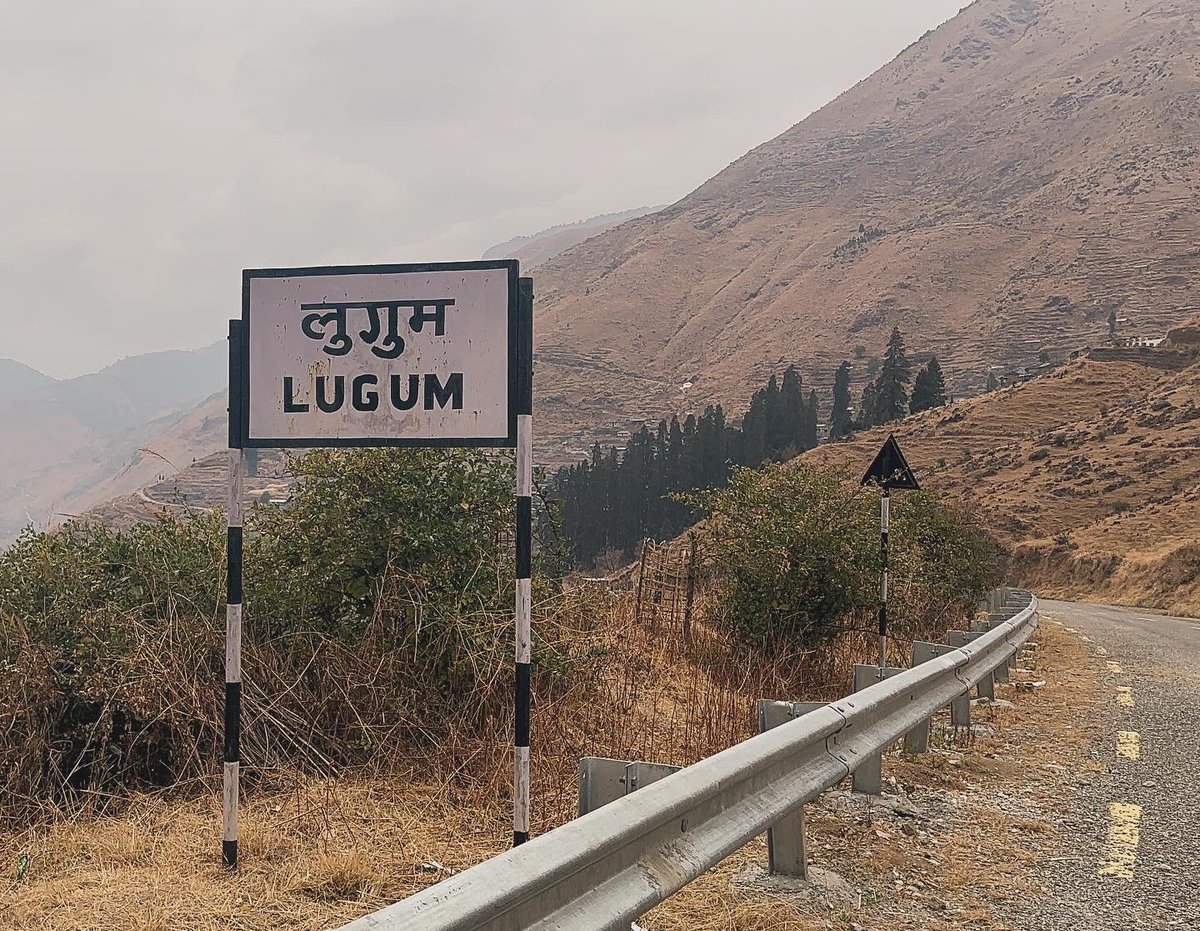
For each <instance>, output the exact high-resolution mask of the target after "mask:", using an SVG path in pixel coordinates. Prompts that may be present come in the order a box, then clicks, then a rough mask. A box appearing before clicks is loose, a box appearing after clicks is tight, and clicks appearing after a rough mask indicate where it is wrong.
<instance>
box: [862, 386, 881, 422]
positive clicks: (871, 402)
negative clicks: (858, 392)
mask: <svg viewBox="0 0 1200 931" xmlns="http://www.w3.org/2000/svg"><path fill="white" fill-rule="evenodd" d="M876 394H877V391H876V388H875V382H871V383H870V384H869V385H865V386H863V390H862V398H861V400H859V402H858V420H857V421H856V423H857V425H858V429H860V430H866V429H867V428H869V427H874V426H875V425H876V424H878V423H879V422H880V420H879V399H878V398H877V397H876Z"/></svg>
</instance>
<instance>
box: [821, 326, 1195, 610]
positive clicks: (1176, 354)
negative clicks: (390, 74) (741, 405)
mask: <svg viewBox="0 0 1200 931" xmlns="http://www.w3.org/2000/svg"><path fill="white" fill-rule="evenodd" d="M1196 348H1197V347H1196V345H1195V344H1194V343H1193V344H1191V345H1188V346H1185V347H1184V348H1183V349H1173V348H1168V349H1163V350H1145V351H1140V352H1135V351H1128V352H1123V351H1098V352H1096V353H1095V354H1094V356H1093V357H1092V358H1084V359H1080V360H1077V361H1075V362H1072V363H1071V364H1069V365H1067V366H1065V367H1064V368H1062V369H1060V370H1058V371H1057V372H1055V373H1053V374H1051V375H1046V376H1042V377H1040V378H1036V379H1034V380H1032V381H1030V382H1028V383H1026V384H1023V385H1019V386H1015V387H1012V388H1006V389H1003V390H1001V391H997V392H994V393H992V394H988V395H984V396H982V397H978V398H974V399H971V400H968V401H962V402H959V403H957V404H954V405H951V406H950V407H947V408H943V409H940V410H937V411H930V412H928V413H925V414H922V415H919V416H916V417H910V418H908V419H906V420H904V421H902V422H900V423H898V424H894V425H892V427H891V430H892V431H893V432H895V434H896V436H897V438H898V439H899V441H900V443H901V445H902V446H903V448H904V450H905V452H906V454H907V456H908V459H909V462H910V464H911V465H912V466H913V468H914V469H915V470H916V471H917V474H918V477H919V479H920V481H921V483H922V486H923V487H924V488H926V489H928V490H931V491H935V492H937V493H939V494H945V495H949V496H950V497H952V498H956V499H958V500H959V501H961V502H962V503H963V504H965V505H967V506H969V507H970V508H971V509H972V510H974V511H976V512H978V513H979V514H980V515H981V518H982V520H983V521H984V523H985V524H986V525H987V526H989V527H990V528H992V530H993V531H994V532H995V533H996V535H997V537H998V539H999V540H1000V542H1001V543H1003V544H1004V545H1005V547H1006V549H1008V550H1009V552H1010V553H1011V554H1012V576H1013V578H1014V581H1019V582H1022V583H1024V584H1027V585H1029V586H1031V587H1033V588H1036V589H1037V590H1038V591H1039V592H1045V593H1046V594H1055V593H1057V594H1060V595H1069V596H1072V597H1079V596H1087V597H1092V598H1100V599H1107V600H1110V601H1116V602H1119V603H1126V604H1139V605H1144V606H1147V607H1155V608H1162V609H1166V610H1169V611H1172V612H1175V613H1188V614H1197V613H1200V559H1198V558H1197V555H1198V552H1197V549H1196V543H1195V541H1196V539H1197V537H1198V535H1200V493H1198V492H1197V487H1200V459H1197V457H1196V452H1197V450H1200V363H1197V362H1196V358H1197V357H1196ZM888 432H889V430H888V429H877V430H873V431H869V432H866V433H863V434H859V435H857V436H855V437H854V438H852V439H851V440H850V441H848V442H841V443H835V444H831V445H827V446H822V447H820V448H819V449H816V450H813V451H812V452H810V453H808V454H807V455H806V457H805V458H806V460H807V461H812V462H817V463H821V464H825V465H833V466H838V467H844V468H846V469H847V470H848V471H851V472H853V473H854V474H855V475H857V474H860V473H861V472H862V471H863V470H864V469H865V468H866V465H867V464H868V463H869V462H870V460H871V457H872V456H873V455H874V453H875V452H876V450H877V449H878V448H879V445H880V444H881V443H882V441H883V439H884V438H885V437H886V436H887V433H888Z"/></svg>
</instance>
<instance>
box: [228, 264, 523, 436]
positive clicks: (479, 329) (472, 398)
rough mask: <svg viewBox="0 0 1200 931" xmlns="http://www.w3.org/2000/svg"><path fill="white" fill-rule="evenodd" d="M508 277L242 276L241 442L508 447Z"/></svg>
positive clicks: (512, 374)
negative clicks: (242, 433) (242, 431)
mask: <svg viewBox="0 0 1200 931" xmlns="http://www.w3.org/2000/svg"><path fill="white" fill-rule="evenodd" d="M518 275H519V270H518V266H517V262H515V261H507V260H506V261H498V262H456V263H441V264H435V265H368V266H352V267H333V268H284V269H250V270H247V271H245V272H243V273H242V333H243V353H242V360H241V369H242V371H241V373H240V382H241V399H240V401H241V404H242V417H241V423H242V424H243V425H244V430H245V435H244V437H243V442H244V445H245V446H248V447H288V446H293V447H308V446H508V447H511V446H514V445H515V444H516V397H515V394H516V378H517V364H518V360H517V353H518V332H517V326H518V307H517V302H518V298H517V278H518ZM522 364H530V362H529V361H528V360H522Z"/></svg>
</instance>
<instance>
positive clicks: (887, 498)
mask: <svg viewBox="0 0 1200 931" xmlns="http://www.w3.org/2000/svg"><path fill="white" fill-rule="evenodd" d="M891 506H892V492H891V489H889V488H884V489H883V494H882V495H881V496H880V498H879V556H880V559H881V561H882V567H883V568H882V570H881V571H880V576H879V668H880V669H883V668H885V667H886V666H887V599H888V531H889V530H890V528H891V516H892V515H891V509H892V508H891Z"/></svg>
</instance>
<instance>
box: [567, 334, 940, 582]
mask: <svg viewBox="0 0 1200 931" xmlns="http://www.w3.org/2000/svg"><path fill="white" fill-rule="evenodd" d="M913 370H914V365H913V363H912V362H911V361H910V360H909V359H908V357H907V354H906V351H905V347H904V337H903V336H902V335H901V333H900V330H899V329H895V330H893V331H892V335H891V338H890V339H889V340H888V345H887V350H886V352H885V354H884V357H883V360H882V363H881V365H880V367H879V370H878V373H877V374H876V377H875V379H874V381H872V382H871V383H870V384H868V385H867V386H866V387H865V388H864V389H863V394H862V400H861V402H860V404H859V410H858V412H857V416H856V415H855V412H854V411H853V410H852V407H851V387H850V382H851V375H852V369H851V365H850V363H849V362H843V363H842V364H841V365H840V366H839V367H838V369H837V372H836V373H835V375H834V382H833V395H832V406H831V410H830V414H829V420H828V425H829V429H828V436H829V439H830V440H836V439H840V438H841V437H843V436H846V435H848V434H849V433H851V432H853V431H854V430H856V429H863V428H866V427H872V426H876V425H879V424H884V423H889V422H891V421H893V420H899V419H901V418H902V417H904V416H905V415H906V414H908V413H909V412H912V413H917V412H919V411H922V410H928V409H929V408H932V407H937V406H940V405H942V404H945V403H946V385H945V381H944V378H943V374H942V369H941V366H940V365H939V364H938V361H937V359H936V358H932V359H930V360H929V362H928V363H927V364H926V365H925V366H924V367H922V368H921V369H920V371H918V372H917V373H916V378H915V382H914V380H913ZM910 384H911V385H912V387H911V392H910V388H909V386H910ZM820 417H821V412H820V409H819V404H818V400H817V393H816V391H814V390H812V389H809V390H808V391H807V392H806V391H805V387H804V383H803V380H802V378H801V376H800V372H799V371H798V370H797V369H796V367H795V366H789V367H788V369H787V370H786V371H785V372H784V373H783V378H782V379H780V378H778V377H777V376H776V375H774V374H772V376H771V378H770V381H768V382H767V384H766V386H764V387H763V388H761V389H759V390H758V391H757V392H755V394H754V397H753V398H752V399H751V401H750V407H749V409H748V410H747V411H746V415H745V417H744V418H743V419H742V422H741V424H740V425H739V426H731V425H729V424H728V423H727V422H726V418H725V411H724V410H723V409H722V407H721V405H720V404H717V405H710V406H709V407H708V408H706V409H705V411H704V413H703V414H702V415H700V416H699V417H697V416H695V415H694V414H688V415H687V417H686V418H685V419H684V420H683V422H682V423H680V421H679V418H678V417H672V418H671V419H670V421H667V420H662V421H660V422H659V424H658V429H657V430H655V431H651V430H650V429H649V428H648V427H647V426H645V425H643V426H642V428H641V429H640V430H639V431H638V432H637V433H635V434H634V435H633V436H632V437H631V438H630V440H629V444H628V446H627V447H626V448H625V449H624V450H623V451H621V450H618V449H617V448H615V447H609V448H608V449H604V448H602V447H601V446H600V444H599V443H597V444H596V445H595V446H594V447H593V448H592V452H591V456H590V457H589V458H587V459H585V460H584V461H582V462H580V463H579V464H578V465H574V466H566V467H564V468H561V469H559V470H558V471H557V472H556V473H555V474H554V476H553V478H552V480H551V482H550V488H549V494H548V497H549V498H551V499H553V500H555V501H557V502H558V505H559V519H560V522H561V527H560V531H559V532H560V534H561V536H562V540H563V543H564V544H565V546H566V548H567V550H568V551H569V554H570V557H571V559H572V560H573V561H574V563H575V564H576V565H579V566H584V565H591V564H593V563H594V562H595V561H596V560H597V558H598V557H600V556H601V555H603V554H605V553H610V552H615V553H617V554H619V555H621V556H622V557H625V558H628V557H631V556H632V555H633V552H634V550H635V549H636V547H637V546H638V544H639V543H641V542H642V540H645V539H647V538H650V539H655V540H665V539H670V538H671V537H674V536H676V535H677V534H679V533H681V532H682V531H684V530H686V529H687V528H688V527H690V526H691V525H692V524H693V523H695V522H696V519H697V514H696V513H695V512H694V510H693V509H692V508H691V507H689V506H688V505H687V504H685V503H683V502H681V501H677V500H674V499H673V498H671V497H670V496H671V495H675V494H679V493H686V492H690V491H695V490H697V489H703V488H723V487H724V486H725V485H726V484H728V482H729V478H730V473H731V471H732V470H733V468H734V467H736V466H742V467H745V468H751V469H757V468H759V467H760V466H762V465H764V464H765V463H768V462H783V461H785V460H787V459H790V458H792V457H794V456H797V455H799V454H800V453H802V452H804V451H805V450H809V449H813V448H814V447H815V446H816V445H817V443H818V442H819V435H820V431H819V429H818V424H819V422H820Z"/></svg>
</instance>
